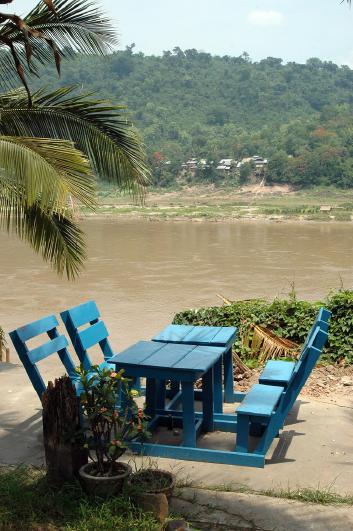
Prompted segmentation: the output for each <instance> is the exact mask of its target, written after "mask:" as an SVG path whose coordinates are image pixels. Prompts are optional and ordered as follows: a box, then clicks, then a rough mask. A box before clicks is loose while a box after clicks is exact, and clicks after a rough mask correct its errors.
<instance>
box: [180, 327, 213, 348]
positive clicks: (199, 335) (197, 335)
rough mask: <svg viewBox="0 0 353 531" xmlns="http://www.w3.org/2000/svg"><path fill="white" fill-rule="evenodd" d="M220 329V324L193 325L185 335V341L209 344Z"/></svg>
mask: <svg viewBox="0 0 353 531" xmlns="http://www.w3.org/2000/svg"><path fill="white" fill-rule="evenodd" d="M220 330H221V327H220V326H193V327H192V328H191V330H190V331H189V333H188V334H187V335H186V336H185V337H184V341H189V342H190V343H193V344H194V345H197V344H200V343H203V344H207V345H209V344H210V343H212V342H213V338H214V337H215V336H216V335H217V334H218V332H219V331H220Z"/></svg>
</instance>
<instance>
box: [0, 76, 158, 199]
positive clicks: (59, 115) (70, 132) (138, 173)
mask: <svg viewBox="0 0 353 531" xmlns="http://www.w3.org/2000/svg"><path fill="white" fill-rule="evenodd" d="M76 89H77V87H76V86H71V87H64V88H59V89H57V90H55V91H54V92H46V91H44V90H39V91H37V92H36V93H34V94H33V107H32V108H30V109H29V108H28V107H27V99H26V94H25V92H24V90H23V89H20V90H17V91H12V92H10V93H7V94H5V95H0V109H1V122H0V134H4V135H6V134H11V135H22V136H34V137H51V138H60V139H69V140H71V141H72V142H74V144H75V146H76V147H77V148H78V149H80V150H81V151H83V152H84V153H85V154H86V155H87V157H88V158H89V160H90V162H91V164H92V167H93V169H94V171H95V173H96V174H97V175H99V176H100V177H102V178H106V179H109V180H111V181H115V182H116V183H117V184H118V185H119V186H120V187H121V188H122V189H124V190H127V191H129V192H131V193H132V194H134V195H136V196H140V197H141V196H143V193H144V188H145V186H146V185H147V184H148V180H149V171H148V168H147V166H146V157H145V153H144V151H143V148H142V147H141V146H142V144H141V141H140V138H139V136H138V134H137V132H136V131H135V130H134V128H133V126H132V124H131V122H130V121H129V119H128V117H127V113H126V109H125V108H124V107H122V106H118V105H112V104H111V103H110V102H108V101H106V100H101V99H95V98H93V97H92V95H91V94H79V93H77V91H76V92H75V90H76Z"/></svg>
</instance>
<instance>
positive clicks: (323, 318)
mask: <svg viewBox="0 0 353 531" xmlns="http://www.w3.org/2000/svg"><path fill="white" fill-rule="evenodd" d="M330 317H331V312H330V311H329V310H326V308H324V307H322V308H320V310H319V312H318V314H317V316H316V319H315V321H314V324H313V326H312V327H311V330H310V332H309V333H308V335H307V338H306V340H305V343H304V345H303V348H302V351H301V353H300V356H299V361H300V360H303V359H304V358H305V356H306V354H307V352H308V348H307V346H308V344H309V342H310V340H311V338H312V336H313V334H314V333H315V330H316V328H317V327H318V326H319V327H320V328H321V330H323V331H324V332H328V323H329V320H330Z"/></svg>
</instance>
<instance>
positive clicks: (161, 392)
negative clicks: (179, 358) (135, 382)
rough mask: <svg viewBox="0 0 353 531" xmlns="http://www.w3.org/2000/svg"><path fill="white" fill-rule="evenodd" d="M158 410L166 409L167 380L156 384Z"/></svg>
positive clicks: (158, 381)
mask: <svg viewBox="0 0 353 531" xmlns="http://www.w3.org/2000/svg"><path fill="white" fill-rule="evenodd" d="M156 395H157V396H156V398H157V400H156V402H157V409H165V380H157V382H156Z"/></svg>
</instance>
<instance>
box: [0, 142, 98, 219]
mask: <svg viewBox="0 0 353 531" xmlns="http://www.w3.org/2000/svg"><path fill="white" fill-rule="evenodd" d="M0 174H1V175H2V180H3V182H4V181H5V180H6V182H7V185H8V186H11V187H12V188H13V190H14V193H16V191H17V190H21V194H22V195H23V198H24V200H25V201H26V204H27V205H28V206H31V205H32V204H34V203H38V204H39V205H40V206H41V207H42V208H48V205H50V206H51V208H53V209H56V210H57V211H58V212H62V211H64V210H65V209H67V202H68V197H69V196H73V197H75V198H76V199H77V200H78V201H80V202H81V203H83V204H84V205H85V206H88V207H90V208H94V206H95V204H96V202H95V196H94V190H95V188H94V181H93V178H92V175H91V171H90V167H89V164H88V162H87V160H86V159H85V158H84V157H83V155H82V153H80V152H79V151H78V150H77V149H75V148H74V146H73V145H72V143H71V142H69V141H64V140H52V139H48V138H32V137H17V136H0Z"/></svg>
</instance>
